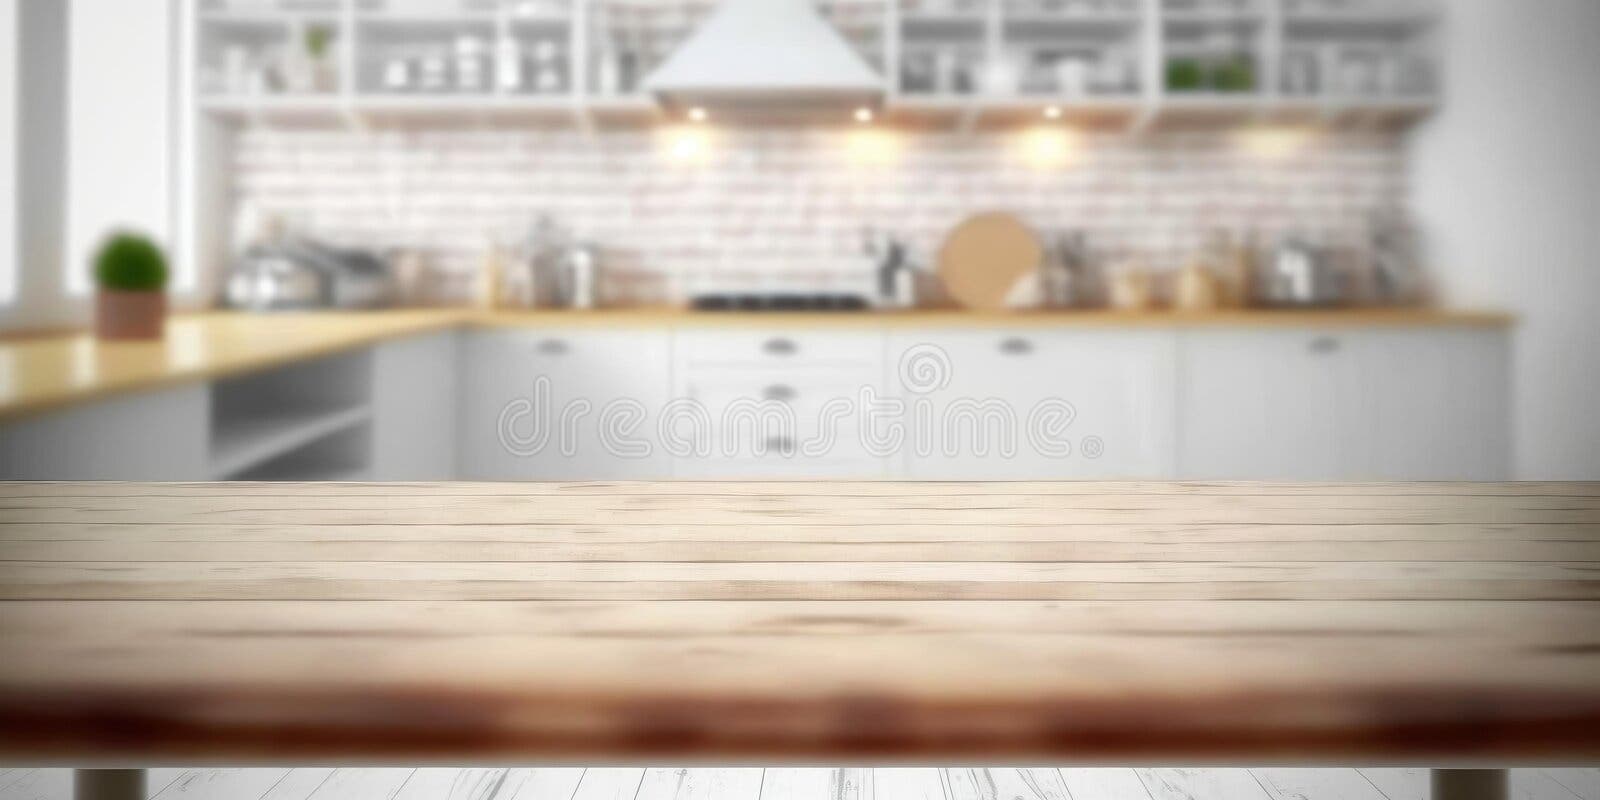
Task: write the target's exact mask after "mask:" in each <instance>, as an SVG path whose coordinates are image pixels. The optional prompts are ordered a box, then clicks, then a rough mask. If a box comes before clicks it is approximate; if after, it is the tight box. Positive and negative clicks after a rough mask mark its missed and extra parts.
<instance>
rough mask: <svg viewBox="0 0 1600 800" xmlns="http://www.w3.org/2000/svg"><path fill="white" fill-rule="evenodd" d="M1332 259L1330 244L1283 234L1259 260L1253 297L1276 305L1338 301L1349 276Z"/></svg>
mask: <svg viewBox="0 0 1600 800" xmlns="http://www.w3.org/2000/svg"><path fill="white" fill-rule="evenodd" d="M1336 261H1337V258H1336V254H1335V253H1334V251H1333V249H1332V248H1330V247H1326V246H1320V245H1316V244H1313V243H1312V242H1311V241H1310V240H1309V239H1308V238H1307V237H1305V236H1304V235H1302V234H1298V233H1291V234H1287V235H1285V236H1283V237H1282V238H1280V239H1279V241H1278V243H1277V245H1276V246H1275V247H1273V248H1272V250H1271V252H1270V253H1268V255H1267V258H1266V259H1265V261H1264V263H1263V264H1262V273H1261V274H1260V275H1259V276H1258V277H1259V282H1258V283H1257V286H1256V289H1257V300H1258V301H1259V302H1260V303H1261V304H1262V305H1267V306H1280V307H1304V308H1315V307H1323V306H1336V305H1342V304H1343V303H1345V302H1346V301H1347V300H1348V299H1349V276H1348V275H1347V274H1346V273H1344V272H1342V271H1341V270H1340V269H1339V267H1338V265H1337V263H1336Z"/></svg>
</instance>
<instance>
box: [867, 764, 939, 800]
mask: <svg viewBox="0 0 1600 800" xmlns="http://www.w3.org/2000/svg"><path fill="white" fill-rule="evenodd" d="M872 784H873V792H874V795H875V796H876V797H878V798H880V799H881V800H948V798H946V797H945V793H944V781H943V780H942V779H940V777H939V770H937V769H934V768H932V767H878V768H876V769H874V770H873V771H872Z"/></svg>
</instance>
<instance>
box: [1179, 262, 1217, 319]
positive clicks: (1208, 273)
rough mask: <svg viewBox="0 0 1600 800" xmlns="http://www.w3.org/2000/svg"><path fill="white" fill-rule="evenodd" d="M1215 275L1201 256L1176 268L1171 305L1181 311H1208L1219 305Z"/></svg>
mask: <svg viewBox="0 0 1600 800" xmlns="http://www.w3.org/2000/svg"><path fill="white" fill-rule="evenodd" d="M1220 294H1221V292H1220V291H1219V289H1218V286H1217V275H1216V272H1215V271H1213V269H1212V267H1211V265H1210V264H1208V263H1207V262H1206V260H1205V259H1204V258H1203V257H1197V258H1194V259H1192V260H1190V261H1189V263H1187V264H1185V265H1183V268H1182V269H1179V270H1178V278H1177V286H1176V288H1174V289H1173V292H1172V306H1173V308H1176V309H1179V310H1181V311H1210V310H1213V309H1215V308H1216V307H1217V306H1219V305H1221V299H1220Z"/></svg>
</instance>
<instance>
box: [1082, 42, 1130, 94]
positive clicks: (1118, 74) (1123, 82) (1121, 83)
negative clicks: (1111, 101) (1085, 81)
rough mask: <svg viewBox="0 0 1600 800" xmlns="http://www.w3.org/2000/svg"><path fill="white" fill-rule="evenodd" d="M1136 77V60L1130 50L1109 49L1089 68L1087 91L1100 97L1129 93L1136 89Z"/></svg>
mask: <svg viewBox="0 0 1600 800" xmlns="http://www.w3.org/2000/svg"><path fill="white" fill-rule="evenodd" d="M1138 76H1139V64H1138V59H1137V57H1136V56H1135V55H1134V54H1133V52H1132V51H1131V50H1128V49H1127V48H1116V49H1110V50H1107V51H1105V52H1104V53H1102V54H1101V55H1100V58H1099V59H1098V60H1097V61H1095V62H1094V64H1093V66H1092V67H1091V69H1090V72H1089V91H1091V92H1093V93H1095V94H1101V95H1108V94H1125V93H1131V92H1134V91H1137V89H1138V81H1139V77H1138Z"/></svg>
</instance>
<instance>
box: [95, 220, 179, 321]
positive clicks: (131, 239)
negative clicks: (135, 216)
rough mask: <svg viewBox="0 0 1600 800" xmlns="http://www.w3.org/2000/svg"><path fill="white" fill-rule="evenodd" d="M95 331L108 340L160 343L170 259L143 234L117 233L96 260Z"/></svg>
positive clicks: (106, 243) (108, 239)
mask: <svg viewBox="0 0 1600 800" xmlns="http://www.w3.org/2000/svg"><path fill="white" fill-rule="evenodd" d="M94 280H95V285H96V286H97V287H99V291H98V292H97V293H96V294H95V309H94V329H95V334H96V335H97V336H99V337H100V338H102V339H159V338H161V334H162V330H163V325H164V323H165V321H166V317H167V294H166V287H167V258H166V256H164V255H162V253H161V248H159V247H157V246H156V244H155V242H152V241H150V239H149V238H148V237H146V236H141V235H139V234H137V233H115V234H112V235H111V236H110V237H108V238H107V239H106V240H105V242H104V243H103V244H101V245H100V251H99V252H98V253H96V254H95V257H94Z"/></svg>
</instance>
